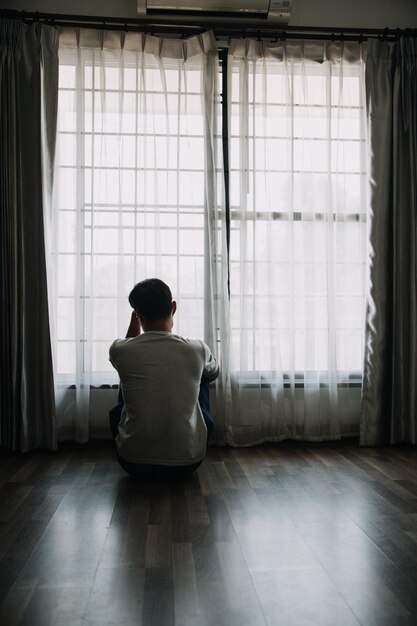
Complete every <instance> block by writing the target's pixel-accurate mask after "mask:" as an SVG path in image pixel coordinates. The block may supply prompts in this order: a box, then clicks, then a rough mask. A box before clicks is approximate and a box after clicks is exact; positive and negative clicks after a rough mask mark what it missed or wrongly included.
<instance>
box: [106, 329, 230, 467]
mask: <svg viewBox="0 0 417 626" xmlns="http://www.w3.org/2000/svg"><path fill="white" fill-rule="evenodd" d="M109 355H110V362H111V363H112V365H113V367H115V369H116V370H117V371H118V373H119V376H120V381H121V386H122V392H123V399H124V407H123V411H122V416H121V420H120V423H119V435H118V437H117V438H116V445H117V448H118V452H119V454H120V456H121V457H122V458H123V459H125V460H126V461H129V462H131V463H145V464H146V463H148V464H149V463H150V464H155V465H191V464H193V463H197V462H199V461H201V459H202V458H203V457H204V455H205V450H206V441H207V429H206V425H205V423H204V419H203V416H202V413H201V409H200V405H199V404H198V394H199V389H200V381H201V377H202V376H203V374H204V376H206V377H207V378H208V379H210V380H214V379H215V378H217V376H218V374H219V366H218V364H217V362H216V359H215V358H214V356H213V355H212V354H211V351H210V348H209V347H208V346H207V345H206V344H205V343H204V342H203V341H199V340H193V339H185V338H184V337H180V336H179V335H174V334H172V333H170V332H165V331H151V332H147V333H143V334H141V335H138V336H137V337H133V338H130V339H117V340H116V341H115V342H114V343H113V344H112V345H111V347H110V353H109Z"/></svg>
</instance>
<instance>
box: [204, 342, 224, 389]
mask: <svg viewBox="0 0 417 626" xmlns="http://www.w3.org/2000/svg"><path fill="white" fill-rule="evenodd" d="M201 343H202V344H203V348H204V356H205V362H204V370H203V376H205V377H206V378H208V380H210V381H211V380H215V379H216V378H217V377H218V375H219V372H220V367H219V364H218V363H217V361H216V359H215V357H214V356H213V354H212V352H211V350H210V348H209V347H208V345H207V344H206V343H204V341H202V342H201Z"/></svg>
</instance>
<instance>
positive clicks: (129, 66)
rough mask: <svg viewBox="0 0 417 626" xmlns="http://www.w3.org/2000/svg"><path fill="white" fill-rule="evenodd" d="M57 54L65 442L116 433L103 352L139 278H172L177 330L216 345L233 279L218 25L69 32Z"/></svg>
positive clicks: (112, 382)
mask: <svg viewBox="0 0 417 626" xmlns="http://www.w3.org/2000/svg"><path fill="white" fill-rule="evenodd" d="M59 55H60V90H59V97H60V107H59V119H58V142H57V158H56V172H55V185H54V210H53V214H52V219H51V233H53V232H56V233H57V234H58V236H56V237H55V241H52V245H51V256H50V265H51V277H52V278H51V281H50V285H51V296H52V298H51V300H52V301H53V302H52V303H51V305H53V304H55V313H54V316H52V317H51V319H52V320H53V322H52V327H53V328H52V335H53V346H54V351H55V357H56V358H55V360H54V364H55V381H56V401H57V424H58V437H59V439H70V440H74V439H75V440H76V441H78V442H85V441H87V440H88V439H89V438H90V437H94V436H102V437H106V436H108V435H109V427H108V411H109V409H110V408H111V406H112V405H113V404H114V403H115V401H116V397H117V390H116V389H114V387H115V386H116V385H117V382H118V380H117V377H116V376H115V372H114V369H113V367H112V366H111V364H110V363H109V360H108V349H109V346H110V345H111V343H112V342H113V341H114V339H115V338H117V337H122V336H124V335H125V332H126V324H127V323H128V320H129V319H130V314H131V313H130V305H129V303H128V300H127V296H128V294H129V292H130V290H131V289H132V287H133V285H134V284H135V283H136V282H138V281H140V280H143V279H144V278H150V277H153V276H156V277H158V278H161V279H162V280H164V281H165V282H166V283H167V284H169V286H170V287H171V290H172V293H173V296H174V298H175V299H176V300H178V310H177V313H176V315H175V319H174V323H175V326H174V332H175V333H178V334H180V335H184V336H189V337H198V338H204V339H205V340H206V341H207V343H208V344H209V345H210V347H211V349H212V350H213V352H215V353H216V354H218V346H219V343H218V328H219V322H218V315H220V309H221V306H220V305H221V303H222V298H221V297H219V291H220V290H221V289H222V285H223V282H224V277H226V278H227V271H225V272H221V271H220V270H219V267H218V265H217V258H218V256H219V253H218V252H217V250H218V247H219V246H221V245H222V244H221V238H222V237H225V233H224V231H223V230H222V226H221V220H222V219H223V215H224V210H223V204H222V203H223V197H222V189H221V185H218V179H221V175H222V172H221V167H220V165H219V145H221V143H220V142H221V138H220V137H219V136H218V131H217V116H218V107H219V100H220V99H219V95H218V76H219V62H218V54H217V47H216V42H215V39H214V35H213V33H210V32H206V33H203V34H201V35H198V36H195V37H191V38H188V39H171V38H167V39H165V38H161V37H154V36H152V35H149V34H143V33H124V32H116V31H112V32H110V31H98V30H93V29H91V30H90V29H77V30H75V29H63V30H62V31H61V33H60V49H59ZM52 239H53V238H52ZM104 386H107V389H106V388H103V387H104ZM112 387H113V388H112Z"/></svg>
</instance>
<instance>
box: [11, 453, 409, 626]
mask: <svg viewBox="0 0 417 626" xmlns="http://www.w3.org/2000/svg"><path fill="white" fill-rule="evenodd" d="M0 559H1V563H0V593H1V605H2V610H1V615H0V623H1V624H2V626H14V625H16V624H25V625H28V626H38V625H40V626H48V625H49V624H50V625H53V626H62V625H65V626H69V625H71V626H72V625H74V626H75V625H77V626H78V625H79V626H81V625H83V626H86V625H87V626H93V625H94V626H107V625H110V624H112V625H113V624H114V625H115V626H122V625H123V626H130V625H132V626H133V625H134V626H137V625H138V624H144V625H150V626H165V625H171V624H173V625H174V624H175V625H181V626H188V625H190V626H200V625H213V626H214V625H215V626H219V625H225V626H226V625H227V626H235V625H236V626H242V625H248V626H258V625H261V624H262V625H265V624H269V625H280V626H281V625H282V626H293V625H294V626H304V625H306V626H307V625H308V626H311V625H314V626H315V625H323V624H326V625H329V626H347V625H349V626H350V625H354V624H355V625H357V624H364V625H366V626H388V625H392V626H401V625H403V624H404V625H405V624H407V625H408V624H409V625H414V626H415V625H416V624H417V448H413V447H408V446H395V447H392V448H378V449H360V448H359V447H358V446H357V445H356V444H355V442H350V443H349V444H348V445H346V444H344V445H341V444H339V445H335V444H332V445H310V444H309V445H307V444H300V445H296V444H278V445H268V446H262V447H258V448H251V449H239V450H236V449H227V448H224V449H223V448H211V449H210V452H209V456H208V459H207V460H206V461H205V462H204V464H203V465H202V466H201V467H200V469H199V470H198V472H197V473H196V474H195V475H194V476H192V477H191V478H189V479H187V480H186V481H184V482H182V483H171V484H166V483H165V484H164V483H157V482H143V483H140V482H134V481H133V480H131V479H129V478H128V477H126V476H125V475H124V474H123V472H122V470H120V469H119V467H118V465H117V464H116V462H115V460H114V456H113V450H112V447H111V445H110V442H103V443H96V444H94V445H89V446H78V447H76V446H66V447H63V448H62V449H61V450H60V452H58V453H57V454H52V453H32V454H28V455H25V456H17V455H11V454H6V455H3V456H2V457H1V458H0Z"/></svg>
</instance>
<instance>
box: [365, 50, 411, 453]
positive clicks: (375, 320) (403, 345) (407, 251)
mask: <svg viewBox="0 0 417 626" xmlns="http://www.w3.org/2000/svg"><path fill="white" fill-rule="evenodd" d="M416 56H417V39H411V38H401V39H400V40H399V41H398V42H395V43H387V42H382V41H378V40H371V41H368V51H367V59H366V91H367V107H368V110H367V112H368V120H369V126H368V128H369V142H370V150H371V161H370V181H371V195H370V207H369V246H370V249H369V259H370V263H369V276H368V279H369V280H368V284H369V292H368V305H367V312H366V316H367V319H366V336H365V367H364V381H363V397H362V411H361V412H362V415H361V439H360V441H361V444H362V445H381V444H387V443H397V442H400V441H405V442H409V443H413V444H415V443H416V442H417V437H416V432H417V415H416V409H417V367H416V366H417V364H416V358H417V312H416V304H417V301H416V300H417V298H416V292H417V271H416V212H417V182H416V180H417V132H416V122H417V94H416V89H417V87H416V86H417V63H416Z"/></svg>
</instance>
